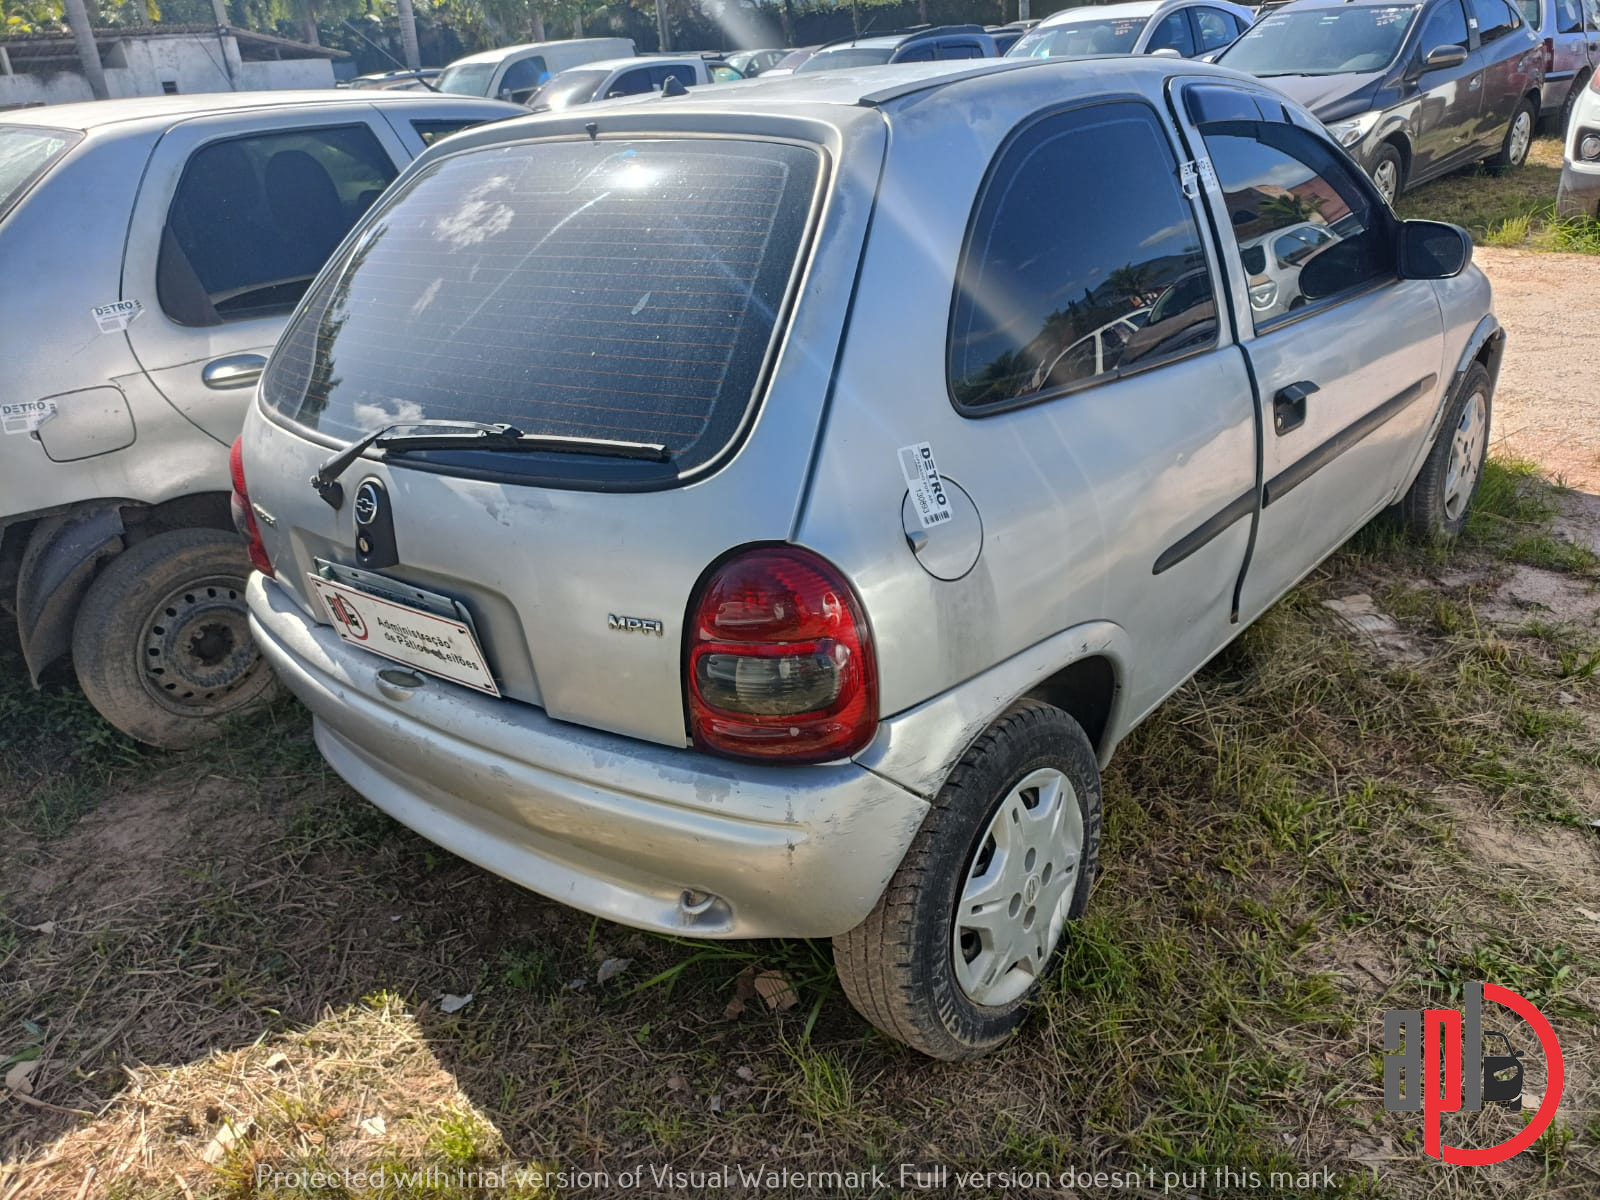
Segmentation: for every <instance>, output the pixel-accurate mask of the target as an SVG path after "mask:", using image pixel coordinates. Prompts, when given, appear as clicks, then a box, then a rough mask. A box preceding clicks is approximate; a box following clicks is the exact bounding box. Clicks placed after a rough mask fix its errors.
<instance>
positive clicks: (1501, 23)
mask: <svg viewBox="0 0 1600 1200" xmlns="http://www.w3.org/2000/svg"><path fill="white" fill-rule="evenodd" d="M1469 2H1470V3H1471V5H1472V15H1473V16H1474V17H1476V18H1477V19H1478V40H1479V41H1480V42H1482V43H1483V44H1484V45H1485V46H1487V45H1488V44H1489V43H1490V42H1497V41H1499V40H1500V39H1501V38H1503V37H1505V36H1506V34H1508V33H1510V32H1511V31H1512V30H1514V29H1516V28H1518V27H1519V26H1520V25H1521V24H1522V18H1521V17H1519V16H1518V15H1517V14H1516V13H1515V12H1514V11H1513V10H1512V8H1511V6H1510V5H1508V4H1507V3H1506V2H1505V0H1469Z"/></svg>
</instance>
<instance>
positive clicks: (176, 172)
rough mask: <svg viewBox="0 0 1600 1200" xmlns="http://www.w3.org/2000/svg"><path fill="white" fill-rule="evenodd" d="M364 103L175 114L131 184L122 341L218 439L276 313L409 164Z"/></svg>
mask: <svg viewBox="0 0 1600 1200" xmlns="http://www.w3.org/2000/svg"><path fill="white" fill-rule="evenodd" d="M409 158H410V156H409V155H408V154H407V153H406V151H405V147H404V146H403V145H402V144H401V142H400V141H399V139H398V138H397V137H396V136H395V134H394V131H393V130H392V129H391V128H389V126H388V124H387V122H385V121H384V120H383V119H382V118H381V117H380V116H378V114H377V113H376V112H375V111H374V110H373V109H372V108H371V107H370V106H368V105H352V104H340V105H338V106H336V107H334V106H330V107H328V108H317V109H311V110H306V109H288V110H283V111H278V112H259V111H257V112H243V113H232V114H226V115H221V116H213V117H204V118H200V119H197V120H193V121H187V122H184V123H182V124H180V125H178V126H176V127H175V128H173V129H172V130H169V131H168V132H167V134H166V135H165V136H164V137H163V138H162V139H161V141H160V143H159V144H158V145H157V147H156V150H155V153H154V154H153V155H152V157H151V160H150V166H149V169H148V171H147V172H146V174H145V178H144V181H143V183H142V184H141V185H140V189H139V195H138V199H137V200H136V201H135V203H134V212H133V219H132V221H131V223H130V226H129V236H128V243H127V249H126V251H125V253H124V259H123V272H122V295H121V297H120V299H121V300H123V301H131V302H133V303H135V304H137V305H139V308H138V310H137V311H136V312H135V314H134V316H133V318H132V319H130V320H129V322H128V324H127V326H126V330H125V336H126V337H127V338H128V343H129V346H130V347H131V349H132V350H133V353H134V356H135V357H136V358H137V360H138V362H139V364H140V366H141V368H142V369H143V370H144V372H145V374H146V376H147V377H148V378H149V379H150V381H151V383H153V384H154V385H155V387H156V388H157V390H159V391H160V392H161V393H162V395H163V396H165V397H166V399H167V401H168V402H169V403H171V404H172V405H173V407H175V408H176V409H177V410H178V411H179V412H181V413H182V414H183V415H184V416H185V417H187V418H188V419H189V420H190V421H191V422H193V423H194V424H195V425H196V426H198V427H199V428H200V429H202V430H204V431H205V432H206V433H208V434H210V435H211V436H212V437H214V438H216V439H217V440H218V441H221V442H231V441H232V440H233V439H234V437H235V436H237V434H238V432H239V426H240V424H241V422H242V421H243V419H244V410H245V406H246V404H247V402H248V400H249V398H250V395H251V389H252V386H253V385H254V383H255V381H256V378H257V377H258V376H259V375H260V374H261V368H262V367H263V366H264V365H265V363H266V355H267V354H268V352H269V351H270V350H271V349H272V346H273V344H274V343H275V342H276V341H277V338H278V334H279V333H280V332H281V331H282V328H283V324H284V321H285V319H286V318H287V317H288V315H289V312H290V310H291V309H292V308H293V307H294V305H295V303H296V302H297V301H298V300H299V299H300V296H301V294H302V293H304V291H305V289H306V287H307V286H308V285H309V284H310V282H311V278H312V276H314V275H315V274H316V273H317V271H318V270H320V269H321V267H322V264H323V262H324V261H326V259H327V257H328V255H329V254H330V253H331V252H332V250H333V248H334V247H335V246H336V245H337V244H338V243H339V241H340V240H341V239H342V238H343V237H344V235H345V234H346V233H347V232H348V231H349V230H350V227H351V226H352V225H353V224H355V221H356V219H357V218H358V217H359V216H360V215H361V214H362V213H363V212H365V211H366V209H367V208H368V207H370V206H371V204H372V203H373V201H375V200H376V199H377V198H378V196H379V195H380V194H381V193H382V192H383V189H384V188H385V187H387V186H388V184H389V182H390V181H391V180H393V179H394V177H395V176H396V175H397V174H398V173H399V170H400V168H401V167H402V166H403V165H404V164H405V163H406V162H407V161H408V160H409Z"/></svg>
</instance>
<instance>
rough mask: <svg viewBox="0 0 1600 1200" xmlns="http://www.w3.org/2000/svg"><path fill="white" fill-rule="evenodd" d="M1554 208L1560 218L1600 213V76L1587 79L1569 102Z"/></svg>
mask: <svg viewBox="0 0 1600 1200" xmlns="http://www.w3.org/2000/svg"><path fill="white" fill-rule="evenodd" d="M1556 211H1557V212H1558V213H1559V214H1560V215H1561V216H1563V217H1588V218H1591V219H1592V218H1594V217H1597V216H1600V75H1595V76H1593V77H1592V78H1591V79H1590V80H1589V86H1588V87H1586V88H1584V89H1583V91H1581V92H1579V93H1578V98H1577V100H1576V101H1574V103H1573V105H1572V119H1571V120H1570V121H1568V122H1567V144H1566V152H1565V153H1564V154H1563V155H1562V156H1561V186H1560V188H1559V189H1558V190H1557V192H1556Z"/></svg>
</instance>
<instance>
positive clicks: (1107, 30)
mask: <svg viewBox="0 0 1600 1200" xmlns="http://www.w3.org/2000/svg"><path fill="white" fill-rule="evenodd" d="M1144 23H1145V18H1144V17H1100V18H1096V19H1094V20H1086V21H1074V22H1072V23H1071V24H1070V25H1051V26H1049V27H1047V28H1045V29H1035V30H1034V31H1033V32H1032V33H1030V34H1027V35H1026V36H1024V37H1023V38H1022V39H1021V40H1020V41H1018V42H1017V44H1016V45H1015V46H1013V47H1011V49H1010V50H1008V51H1006V56H1007V57H1008V58H1072V57H1077V56H1089V55H1095V54H1127V53H1128V52H1129V51H1130V50H1132V49H1133V44H1134V43H1135V42H1137V41H1138V40H1139V35H1140V34H1141V33H1143V32H1144Z"/></svg>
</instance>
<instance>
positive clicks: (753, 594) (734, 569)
mask: <svg viewBox="0 0 1600 1200" xmlns="http://www.w3.org/2000/svg"><path fill="white" fill-rule="evenodd" d="M686 674H687V678H686V680H685V684H686V687H687V689H688V693H689V696H688V708H689V722H690V726H691V732H692V734H693V736H694V741H695V744H696V745H698V746H700V747H702V748H704V749H707V750H713V751H716V752H717V753H720V754H731V755H735V756H738V757H742V758H757V759H769V760H770V759H782V760H784V761H787V762H821V761H825V760H827V759H832V758H845V757H848V756H849V755H851V754H854V753H855V752H856V751H857V750H859V749H861V747H863V746H865V745H866V744H867V743H868V742H869V741H871V740H872V735H873V733H874V732H875V730H876V729H877V724H878V681H877V664H876V662H875V661H874V655H873V650H872V638H871V633H870V631H869V630H868V627H867V623H866V619H865V617H864V615H863V613H862V610H861V605H860V602H859V601H858V600H857V599H856V596H855V593H854V592H853V591H852V590H851V588H850V585H849V583H848V582H846V580H845V579H844V577H843V576H842V575H841V574H840V573H839V572H838V570H837V569H836V568H834V567H833V566H832V565H831V564H830V563H828V562H826V561H825V560H824V559H822V558H820V557H819V556H817V555H816V554H813V553H811V552H810V551H809V550H801V549H799V548H797V547H790V546H784V547H776V548H762V549H757V550H751V551H747V552H745V553H743V554H740V555H738V556H737V557H735V558H732V559H730V560H728V561H727V562H725V563H723V564H722V565H721V566H720V567H718V568H717V570H716V571H715V572H714V573H713V574H712V576H711V577H710V578H709V579H708V580H707V581H706V582H705V584H704V585H703V586H702V588H701V590H700V595H699V598H698V601H697V603H696V604H695V605H694V606H693V608H692V609H691V612H690V623H689V647H688V668H687V672H686Z"/></svg>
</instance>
